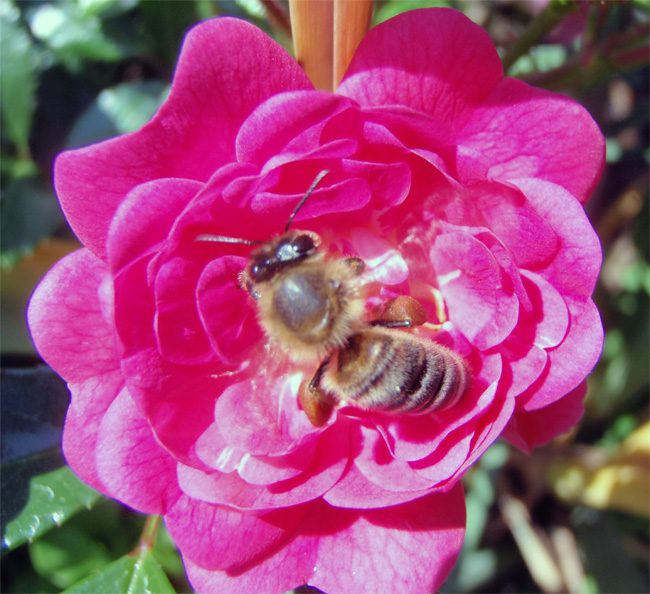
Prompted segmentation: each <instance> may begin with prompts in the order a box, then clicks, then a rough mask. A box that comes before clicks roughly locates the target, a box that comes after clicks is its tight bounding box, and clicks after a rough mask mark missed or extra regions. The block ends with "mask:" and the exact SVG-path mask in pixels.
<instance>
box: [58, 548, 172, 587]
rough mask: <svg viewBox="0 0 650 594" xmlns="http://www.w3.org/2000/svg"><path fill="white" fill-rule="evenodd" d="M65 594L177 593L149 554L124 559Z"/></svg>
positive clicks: (147, 552)
mask: <svg viewBox="0 0 650 594" xmlns="http://www.w3.org/2000/svg"><path fill="white" fill-rule="evenodd" d="M64 592H65V593H69V594H97V593H98V592H106V593H109V592H124V593H125V594H141V593H142V594H148V593H152V594H167V593H170V594H174V593H175V590H174V588H173V587H172V585H171V584H170V583H169V580H168V579H167V576H166V575H165V572H164V571H163V570H162V569H161V568H160V565H158V562H157V561H156V560H155V559H154V558H153V556H152V555H151V553H150V552H149V551H146V552H143V553H141V554H140V555H139V556H138V557H131V556H126V557H122V558H121V559H118V560H117V561H115V562H114V563H111V564H110V565H108V566H107V567H105V568H104V569H103V570H102V571H100V572H99V573H96V574H93V575H91V576H90V577H88V578H86V579H85V580H82V581H81V582H79V583H77V584H75V585H74V586H72V587H71V588H69V589H67V590H65V591H64Z"/></svg>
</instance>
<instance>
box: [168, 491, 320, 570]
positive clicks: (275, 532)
mask: <svg viewBox="0 0 650 594" xmlns="http://www.w3.org/2000/svg"><path fill="white" fill-rule="evenodd" d="M306 511H307V506H304V505H303V506H295V507H291V508H288V509H280V510H274V511H271V512H267V513H266V514H263V515H260V514H256V515H250V514H244V513H241V512H239V511H235V510H229V509H227V508H225V507H223V506H220V505H211V504H209V503H205V502H204V501H199V500H196V499H192V498H191V497H188V496H187V495H181V497H180V498H179V499H178V501H177V503H176V504H175V505H174V506H173V507H172V508H171V509H170V510H169V512H168V513H167V514H166V515H165V524H166V526H167V528H168V530H169V533H170V534H171V535H172V538H173V539H174V542H176V544H177V545H178V547H179V548H180V550H181V551H183V556H184V558H185V562H186V563H188V562H189V563H192V564H194V563H196V564H198V565H199V566H201V567H202V568H205V569H206V570H207V571H209V572H214V571H215V570H224V569H233V570H235V569H237V568H239V567H242V566H246V565H247V564H249V563H252V562H254V561H255V560H256V559H257V558H259V557H260V556H261V555H264V554H265V553H267V552H268V551H269V550H272V549H273V548H274V547H275V546H276V545H277V544H278V543H280V542H281V541H282V540H283V539H284V538H286V536H287V534H290V533H291V532H292V531H293V530H294V529H295V527H296V525H297V524H298V523H299V522H300V520H301V519H302V517H303V516H304V514H305V513H306ZM234 534H236V535H237V538H233V535H234Z"/></svg>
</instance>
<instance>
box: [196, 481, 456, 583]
mask: <svg viewBox="0 0 650 594" xmlns="http://www.w3.org/2000/svg"><path fill="white" fill-rule="evenodd" d="M464 527H465V506H464V503H463V492H462V487H461V486H460V484H459V485H457V486H456V487H455V488H454V489H453V490H452V491H450V492H449V493H445V494H433V495H429V496H427V497H423V498H421V499H418V500H417V501H413V502H411V503H406V504H403V505H399V506H395V507H389V508H386V509H381V510H369V511H365V512H362V513H359V512H356V511H353V510H342V509H337V508H333V507H330V506H329V505H327V504H326V503H324V502H320V501H319V502H315V503H314V504H313V505H312V506H311V507H310V509H309V510H308V512H307V513H306V514H305V516H304V520H303V521H302V522H301V524H300V525H299V526H298V528H297V530H296V533H295V535H294V536H293V538H292V540H291V541H290V542H288V543H287V544H286V545H285V546H284V547H282V548H281V549H278V551H277V552H275V553H274V554H271V555H270V556H268V557H267V558H266V559H264V560H262V561H260V562H259V563H257V564H255V565H251V566H249V567H247V568H246V571H245V573H240V574H235V573H227V572H209V571H205V570H202V569H201V568H200V567H198V566H197V565H196V564H195V563H193V562H192V561H191V560H189V561H188V560H186V567H187V570H188V575H189V578H190V581H191V582H192V585H193V586H194V587H195V588H196V589H197V590H199V591H202V592H233V593H236V592H239V593H242V594H246V593H249V592H268V591H274V592H283V591H286V590H289V589H291V588H294V587H295V586H296V585H297V584H301V583H309V584H310V585H312V586H314V587H317V588H319V589H322V590H323V591H325V592H328V593H329V594H338V593H342V592H388V591H390V592H400V593H409V592H413V593H415V592H422V591H427V592H434V591H436V590H437V589H438V588H439V586H440V584H441V583H442V582H443V580H444V579H445V577H446V576H447V574H448V573H449V571H450V570H451V567H452V566H453V564H454V562H455V560H456V557H457V555H458V553H459V551H460V547H461V544H462V540H463V534H464Z"/></svg>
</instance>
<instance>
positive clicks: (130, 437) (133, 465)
mask: <svg viewBox="0 0 650 594" xmlns="http://www.w3.org/2000/svg"><path fill="white" fill-rule="evenodd" d="M97 470H98V473H99V476H100V477H101V479H102V481H103V482H104V484H105V485H107V486H108V488H109V489H110V491H111V495H112V496H113V497H115V498H117V499H119V500H120V501H122V502H123V503H126V504H127V505H129V506H131V507H133V508H134V509H137V510H138V511H141V512H144V513H149V514H162V513H165V512H166V511H167V510H168V509H169V508H170V507H171V505H173V504H174V502H175V501H176V500H177V499H178V497H179V496H180V494H181V492H180V489H179V488H178V484H177V480H176V462H175V460H174V459H173V458H172V456H171V455H170V454H169V453H168V452H167V451H166V450H164V449H163V448H162V447H161V446H160V444H159V443H158V441H157V440H156V439H155V437H154V435H153V432H152V431H151V427H150V425H149V423H148V422H147V419H145V418H144V417H143V416H142V413H141V412H140V411H139V410H138V409H137V407H136V406H135V403H134V402H133V400H132V398H131V396H130V395H129V393H128V391H127V390H122V392H120V394H119V395H118V397H117V398H116V399H115V400H114V401H113V403H112V404H111V406H110V408H109V409H108V411H107V412H106V415H105V416H104V418H103V419H102V422H101V425H100V427H99V434H98V437H97Z"/></svg>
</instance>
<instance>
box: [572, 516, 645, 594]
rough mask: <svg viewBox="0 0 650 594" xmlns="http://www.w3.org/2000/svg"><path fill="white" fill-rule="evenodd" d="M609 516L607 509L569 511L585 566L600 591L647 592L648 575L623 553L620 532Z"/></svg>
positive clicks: (623, 545) (623, 546) (624, 549)
mask: <svg viewBox="0 0 650 594" xmlns="http://www.w3.org/2000/svg"><path fill="white" fill-rule="evenodd" d="M611 517H612V516H611V514H609V513H608V512H601V511H596V510H592V509H587V508H582V507H578V508H576V509H575V511H574V513H573V514H572V523H573V525H574V526H575V534H576V537H577V538H578V542H579V544H580V549H581V551H582V553H583V555H584V557H585V561H586V569H587V570H588V571H589V573H590V574H591V577H592V578H593V579H594V580H595V581H596V583H597V584H598V591H600V592H619V593H621V594H623V593H628V592H629V593H636V592H647V591H648V581H647V577H646V576H645V575H644V572H643V571H641V570H640V568H639V567H637V566H636V564H635V563H634V562H633V560H632V559H631V558H630V557H629V556H628V555H627V554H626V547H625V544H624V541H623V538H622V535H621V533H620V532H619V531H618V530H616V529H615V527H614V526H613V524H612V521H611Z"/></svg>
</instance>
